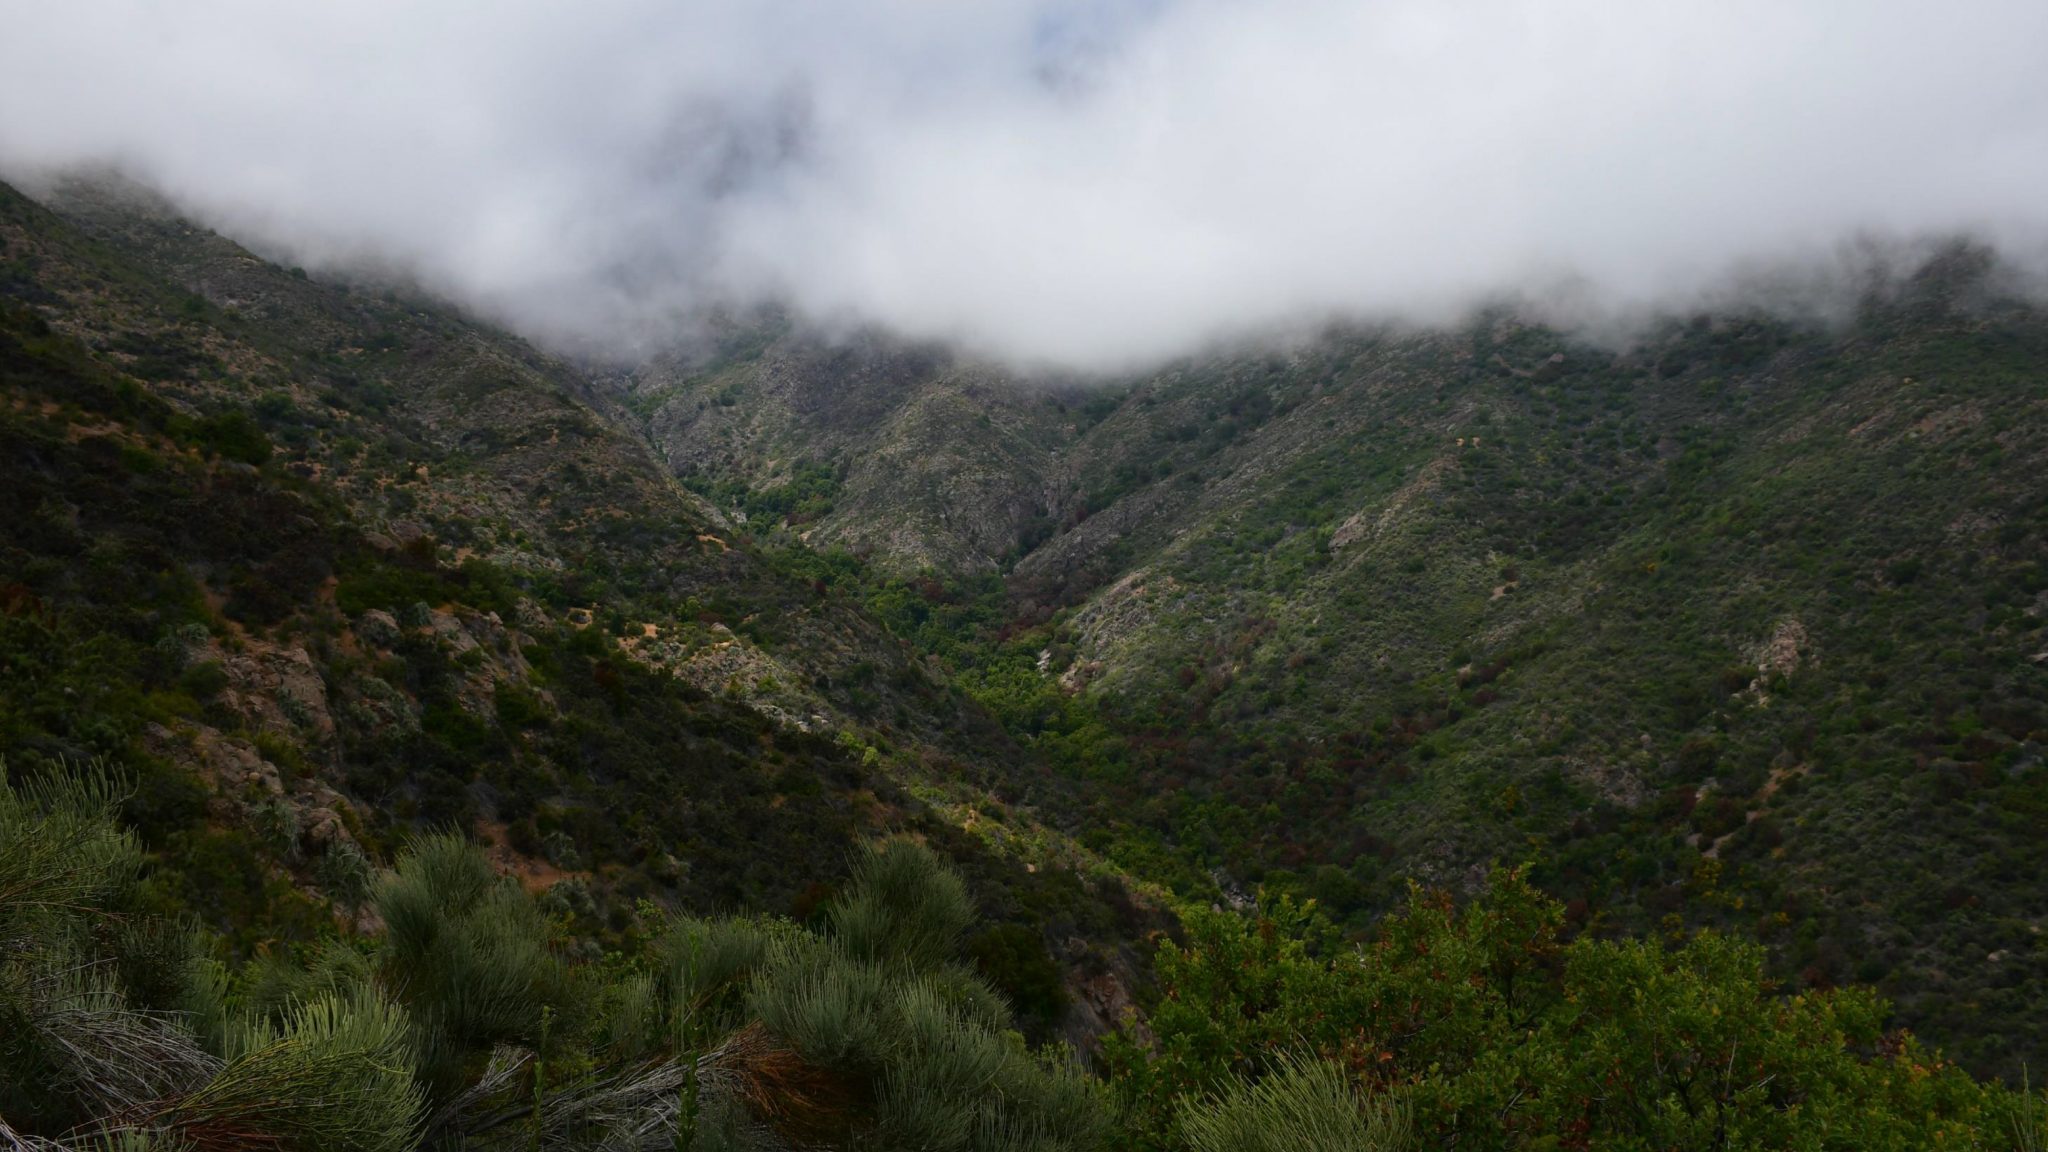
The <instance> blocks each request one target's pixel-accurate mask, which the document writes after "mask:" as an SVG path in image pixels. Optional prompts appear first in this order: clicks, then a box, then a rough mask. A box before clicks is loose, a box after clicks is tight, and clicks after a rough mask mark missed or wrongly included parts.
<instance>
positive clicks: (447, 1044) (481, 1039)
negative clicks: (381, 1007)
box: [375, 835, 572, 1099]
mask: <svg viewBox="0 0 2048 1152" xmlns="http://www.w3.org/2000/svg"><path fill="white" fill-rule="evenodd" d="M375 904H376V909H377V913H378V915H380V916H381V917H383V920H384V924H385V937H384V943H383V949H382V956H381V960H380V962H381V973H380V975H381V978H382V980H383V982H384V984H385V986H386V987H387V988H388V989H389V990H390V991H391V993H392V994H393V995H394V996H395V997H396V998H397V999H398V1000H399V1002H400V1003H402V1004H404V1005H405V1007H406V1008H407V1010H408V1011H409V1012H410V1013H411V1016H412V1019H413V1022H414V1025H415V1028H414V1033H413V1034H414V1037H415V1041H416V1043H417V1045H418V1048H419V1056H420V1070H421V1076H422V1077H423V1079H424V1080H425V1081H426V1083H427V1085H428V1089H429V1092H430V1094H431V1095H432V1096H433V1097H435V1098H436V1099H439V1098H443V1097H446V1096H448V1095H450V1094H452V1093H454V1092H456V1091H458V1090H459V1089H460V1087H461V1084H462V1080H463V1075H464V1072H465V1070H467V1069H468V1068H469V1066H470V1065H471V1064H472V1062H473V1061H474V1060H475V1059H476V1058H478V1057H480V1056H482V1055H483V1054H487V1053H488V1052H489V1051H490V1050H491V1048H492V1047H494V1046H495V1045H497V1044H500V1043H508V1042H517V1043H520V1044H523V1045H526V1046H528V1047H532V1046H535V1045H537V1044H538V1042H539V1039H540V1032H541V1021H542V1013H543V1009H552V1010H555V1011H557V1012H559V1011H560V1010H561V1009H562V1008H563V1007H564V1006H565V1005H566V1004H567V1002H568V1001H569V1000H570V999H571V997H572V987H571V979H570V974H569V972H568V971H567V969H566V967H565V966H564V965H563V964H562V962H561V961H560V960H559V959H558V958H557V957H555V956H554V955H553V954H552V953H551V952H550V951H549V947H548V946H549V943H550V941H551V939H552V937H553V935H554V932H553V929H552V927H551V926H550V925H549V923H548V921H547V918H546V917H545V916H544V915H542V913H541V911H540V909H539V908H538V907H536V906H535V904H534V902H533V899H532V898H531V897H529V896H528V895H527V894H526V893H525V892H524V891H523V890H521V889H520V888H519V887H518V885H516V884H514V883H512V882H511V881H509V880H506V879H504V878H501V877H500V876H498V875H497V873H496V872H494V871H493V870H492V868H491V865H490V861H489V860H488V859H486V858H485V857H484V855H483V853H482V852H480V851H478V850H477V849H476V848H475V847H474V846H473V845H471V844H469V843H468V842H466V841H464V840H463V839H462V838H461V837H459V836H453V835H435V836H426V837H422V838H421V839H419V840H417V841H415V842H414V843H413V844H412V846H411V847H410V848H409V849H408V850H407V851H406V852H405V853H404V854H403V855H402V856H400V857H399V860H398V864H397V868H396V870H395V871H393V872H392V873H390V874H389V875H387V876H385V877H384V878H383V880H382V882H381V883H379V884H378V886H377V891H376V897H375Z"/></svg>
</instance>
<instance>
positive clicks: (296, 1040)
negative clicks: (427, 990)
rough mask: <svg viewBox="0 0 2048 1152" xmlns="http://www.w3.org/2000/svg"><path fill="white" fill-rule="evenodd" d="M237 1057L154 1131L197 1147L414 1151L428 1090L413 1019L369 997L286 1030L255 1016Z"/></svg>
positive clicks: (306, 1010) (309, 1009) (243, 1025)
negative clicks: (418, 1068) (416, 1072)
mask: <svg viewBox="0 0 2048 1152" xmlns="http://www.w3.org/2000/svg"><path fill="white" fill-rule="evenodd" d="M228 1049H229V1052H230V1054H231V1058H230V1060H229V1062H228V1064H227V1067H226V1068H224V1069H222V1071H221V1072H220V1074H219V1075H217V1076H215V1077H214V1078H213V1079H212V1080H211V1081H209V1082H208V1083H207V1084H206V1085H204V1086H203V1087H201V1088H199V1089H198V1090H196V1091H194V1092H192V1093H190V1094H189V1095H187V1096H185V1097H183V1098H182V1099H180V1100H178V1101H177V1102H176V1104H174V1105H173V1106H171V1107H170V1108H168V1109H167V1110H165V1111H164V1112H163V1113H162V1114H161V1115H159V1116H157V1117H154V1118H153V1122H152V1123H151V1124H150V1125H149V1126H150V1127H153V1128H156V1129H158V1130H160V1131H162V1132H164V1133H165V1134H167V1135H169V1136H170V1137H172V1138H173V1139H174V1140H175V1141H176V1142H177V1143H178V1144H180V1145H182V1146H185V1147H190V1148H193V1149H211V1148H222V1149H225V1148H234V1147H273V1148H279V1149H289V1150H301V1152H407V1150H408V1149H410V1148H411V1147H413V1144H414V1140H415V1137H416V1136H417V1134H418V1128H419V1121H420V1113H421V1107H422V1099H423V1096H422V1092H421V1089H420V1086H419V1085H418V1083H416V1081H415V1080H414V1077H413V1066H412V1058H413V1052H412V1043H411V1040H410V1037H409V1036H408V1035H407V1023H406V1018H405V1014H404V1013H403V1012H401V1011H400V1010H399V1009H397V1008H396V1007H395V1006H393V1005H391V1004H389V1003H386V1002H385V1001H383V1000H382V999H380V998H378V997H376V996H374V995H369V994H362V995H357V996H353V997H349V998H346V999H343V998H339V997H327V998H323V999H319V1000H314V1001H312V1002H310V1003H306V1004H302V1005H300V1006H299V1007H297V1008H296V1009H295V1010H294V1011H293V1012H292V1013H291V1014H290V1017H289V1019H288V1020H287V1021H286V1022H285V1023H284V1024H283V1025H282V1026H280V1025H276V1024H272V1023H270V1022H269V1021H266V1020H263V1019H261V1018H252V1019H245V1020H243V1021H241V1022H239V1023H238V1024H237V1026H235V1027H233V1028H231V1029H230V1030H229V1034H228Z"/></svg>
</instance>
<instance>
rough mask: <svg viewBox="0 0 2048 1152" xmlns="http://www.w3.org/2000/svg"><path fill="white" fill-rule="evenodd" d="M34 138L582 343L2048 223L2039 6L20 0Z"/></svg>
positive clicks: (1555, 274)
mask: <svg viewBox="0 0 2048 1152" xmlns="http://www.w3.org/2000/svg"><path fill="white" fill-rule="evenodd" d="M0 15H4V26H5V27H6V28H7V35H6V38H5V39H4V40H0V171H5V172H7V173H9V174H12V175H14V176H16V177H20V176H24V175H33V174H36V173H43V172H48V171H52V170H56V169H61V168H65V167H69V166H75V165H81V164H107V163H111V164H114V165H117V166H118V167H120V168H122V169H124V170H125V171H127V172H129V173H130V174H131V175H133V176H135V177H136V178H138V179H141V180H143V181H145V182H148V183H151V184H153V185H155V186H157V187H158V188H160V189H161V190H163V191H164V192H165V193H167V194H168V195H170V196H171V197H172V198H173V199H174V200H176V201H177V202H179V203H180V204H182V205H184V206H185V207H186V208H187V209H188V210H190V211H192V212H194V213H195V214H197V215H199V216H200V217H202V218H204V219H206V220H207V221H208V222H210V223H212V224H214V225H215V226H217V227H219V228H221V229H222V230H223V231H226V232H228V233H230V234H232V235H235V236H237V237H239V238H242V239H244V240H246V241H248V242H250V243H253V244H255V245H257V246H259V247H261V248H263V249H266V250H269V251H272V252H275V253H278V254H280V255H284V256H287V257H289V258H291V259H294V260H296V261H299V262H303V263H308V264H316V265H318V264H324V265H347V264H352V263H357V262H366V263H375V264H378V265H380V266H391V265H396V266H399V267H402V268H404V269H406V270H407V271H408V272H409V273H410V274H412V275H414V276H416V277H418V278H419V279H420V280H421V281H422V282H423V283H425V284H426V285H428V286H429V287H432V288H434V289H436V290H438V291H441V292H444V293H447V294H448V295H450V296H452V297H454V298H455V299H457V300H459V301H462V302H463V303H465V304H467V305H469V306H471V307H474V308H477V309H479V310H482V311H484V312H487V313H489V314H492V315H494V316H497V317H500V318H503V319H505V320H507V321H508V322H510V323H511V324H513V325H514V326H516V327H519V328H521V329H523V330H525V331H526V332H528V333H530V334H532V335H534V336H536V337H538V338H540V339H543V340H547V341H550V342H553V343H556V344H558V345H561V346H564V347H570V348H573V349H577V350H582V351H591V352H601V353H610V354H616V355H625V356H630V355H636V354H639V353H641V352H644V351H646V350H649V349H651V348H655V347H658V346H660V345H662V344H664V343H666V342H668V341H671V340H673V339H675V338H676V337H677V335H678V333H681V332H685V331H687V330H688V325H689V324H690V322H691V320H692V319H693V318H694V317H698V316H701V315H703V314H704V313H705V312H707V311H708V310H715V309H722V308H733V307H744V306H747V305H749V304H753V303H759V302H764V301H775V302H779V303H782V304H785V305H787V306H788V307H791V308H793V309H795V310H796V311H798V312H799V313H801V314H804V315H806V316H808V317H810V318H812V319H813V320H814V321H817V322H819V323H823V324H828V325H834V324H848V325H852V324H873V325H880V326H883V327H886V328H889V329H893V330H895V331H898V332H900V333H903V334H905V335H908V336H913V337H919V338H935V339H948V340H954V341H958V342H960V343H962V344H964V345H966V346H969V347H972V348H975V349H977V350H979V351H982V352H984V353H987V354H991V355H996V356H1001V357H1004V358H1007V359H1010V360H1013V361H1017V362H1020V363H1030V364H1036V365H1046V366H1056V367H1061V368H1069V369H1083V370H1088V369H1114V368H1120V367H1128V366H1132V365H1136V364H1140V363H1144V362H1148V361H1152V360H1156V359H1158V358H1161V357H1165V356H1171V355H1174V354H1177V353H1180V352H1184V351H1186V350H1188V349H1190V348H1193V347H1196V346H1198V345H1200V344H1202V343H1204V342H1206V341H1211V340H1216V339H1221V338H1228V337H1232V336H1239V335H1246V334H1253V333H1257V332H1261V331H1266V330H1270V329H1273V328H1276V327H1283V326H1298V325H1300V324H1303V323H1314V322H1316V321H1318V320H1321V319H1327V318H1339V317H1343V318H1360V319H1368V320H1394V321H1409V322H1424V323H1427V322H1431V321H1435V320H1442V319H1448V318H1451V317H1454V316H1455V315H1457V314H1458V313H1459V312H1460V311H1462V310H1464V309H1467V308H1469V307H1471V306H1472V305H1473V304H1474V303H1475V302H1478V301H1481V300H1483V299H1487V298H1490V297H1494V296H1497V295H1500V294H1503V293H1511V292H1520V293H1525V294H1526V293H1534V294H1537V295H1547V296H1552V297H1555V298H1557V299H1568V300H1570V301H1573V302H1574V306H1575V307H1577V308H1579V309H1581V310H1583V311H1587V312H1593V313H1603V312H1606V313H1611V312H1614V311H1617V310H1626V309H1632V308H1640V307H1660V306H1683V305H1685V304H1687V303H1689V302H1691V301H1693V300H1696V299H1699V298H1701V297H1702V295H1703V294H1707V293H1711V292H1714V291H1717V290H1719V289H1720V288H1721V287H1722V286H1724V285H1725V284H1727V283H1729V282H1730V277H1731V276H1734V275H1737V274H1739V273H1743V272H1745V271H1753V270H1755V269H1756V268H1758V267H1760V266H1766V265H1781V266H1782V265H1786V264H1792V263H1798V262H1800V261H1809V260H1821V261H1824V260H1828V259H1832V258H1833V257H1834V254H1836V253H1838V252H1839V251H1840V250H1841V249H1842V246H1843V245H1845V244H1851V243H1854V242H1857V241H1858V238H1861V237H1870V236H1877V237H1886V238H1897V239H1901V240H1912V239H1915V238H1921V237H1927V236H1934V235H1949V234H1956V233H1964V232H1967V233H1971V234H1975V235H1978V236H1980V237H1982V238H1985V239H1987V240H1990V241H1992V242H1994V243H1997V244H1999V245H2001V246H2002V247H2004V248H2005V249H2006V250H2007V251H2008V252H2011V253H2016V254H2019V255H2021V256H2022V257H2023V258H2026V259H2033V258H2036V257H2038V256H2039V255H2040V254H2041V253H2042V252H2043V251H2044V250H2048V243H2044V241H2048V68H2043V67H2042V66H2041V58H2040V56H2041V52H2040V50H2041V46H2042V45H2044V44H2048V5H2043V4H2040V3H2039V2H2038V0H1950V2H1948V3H1941V4H1936V3H1931V2H1911V3H1909V2H1905V0H1803V2H1801V0H1713V2H1711V3H1709V2H1678V3H1670V4H1645V3H1639V2H1638V3H1624V2H1613V3H1607V2H1601V3H1595V2H1591V0H1550V2H1542V3H1539V2H1536V0H1378V2H1373V3H1361V2H1358V0H1349V2H1338V0H1264V2H1257V3H1254V2H1251V0H1096V2H1092V3H1089V2H1083V0H976V2H975V3H972V4H942V3H937V2H932V0H844V2H841V3H831V4H826V3H815V2H798V0H751V2H749V3H745V4H729V3H714V2H712V0H591V2H588V3H581V4H575V5H565V4H559V3H554V2H552V0H432V2H420V0H349V2H347V3H341V2H337V0H306V2H303V3H294V4H277V3H274V2H272V0H180V2H178V3H167V2H165V0H66V2H65V3H62V4H35V3H30V2H29V0H0Z"/></svg>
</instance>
